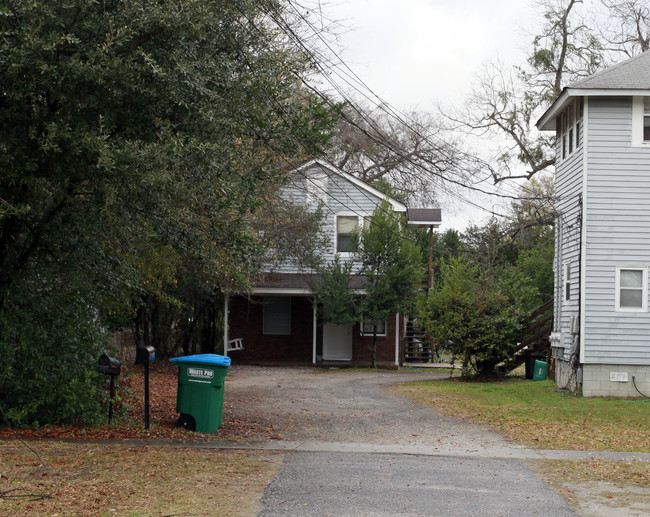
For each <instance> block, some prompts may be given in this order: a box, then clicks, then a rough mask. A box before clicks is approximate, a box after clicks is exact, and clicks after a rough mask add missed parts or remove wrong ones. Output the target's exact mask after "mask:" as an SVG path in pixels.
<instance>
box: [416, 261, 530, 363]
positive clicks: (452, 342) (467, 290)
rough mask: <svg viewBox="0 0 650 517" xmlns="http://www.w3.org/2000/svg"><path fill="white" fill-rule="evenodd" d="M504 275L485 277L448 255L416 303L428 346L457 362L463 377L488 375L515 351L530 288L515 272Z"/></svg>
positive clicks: (473, 267)
mask: <svg viewBox="0 0 650 517" xmlns="http://www.w3.org/2000/svg"><path fill="white" fill-rule="evenodd" d="M507 279H508V281H507V282H499V281H495V280H494V279H487V278H485V277H483V276H481V274H480V273H479V271H478V268H477V267H475V266H470V265H469V264H468V263H466V262H464V261H463V260H462V259H451V260H450V261H449V262H447V263H445V264H444V265H443V268H442V280H441V282H440V284H439V286H438V287H437V288H436V289H435V290H434V291H431V292H430V293H429V294H428V296H422V297H421V298H420V300H419V302H418V311H419V316H420V319H421V321H422V322H423V324H424V326H425V329H426V332H427V334H428V335H429V336H430V337H431V338H432V339H433V341H434V345H436V346H437V347H439V348H445V349H446V350H448V351H449V352H451V354H452V357H453V359H454V361H456V360H460V362H461V364H462V367H463V372H464V374H465V375H468V374H477V375H481V376H490V375H494V374H495V373H497V366H498V365H499V364H501V363H503V362H504V361H506V360H507V359H509V358H511V357H512V356H513V354H514V352H515V347H516V345H517V337H518V336H519V335H520V334H521V331H522V330H523V328H524V324H525V321H526V315H527V308H528V307H527V305H528V304H531V303H534V302H532V301H531V299H532V298H534V296H533V295H535V294H536V291H535V289H534V288H533V287H531V286H529V285H527V283H526V280H525V279H524V278H523V276H521V275H516V274H509V275H507ZM506 287H507V288H506Z"/></svg>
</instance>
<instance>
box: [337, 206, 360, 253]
mask: <svg viewBox="0 0 650 517" xmlns="http://www.w3.org/2000/svg"><path fill="white" fill-rule="evenodd" d="M358 229H359V217H358V216H356V215H339V216H337V218H336V251H338V252H340V253H353V252H355V251H357V249H356V242H355V240H354V238H353V235H354V233H355V232H357V231H358Z"/></svg>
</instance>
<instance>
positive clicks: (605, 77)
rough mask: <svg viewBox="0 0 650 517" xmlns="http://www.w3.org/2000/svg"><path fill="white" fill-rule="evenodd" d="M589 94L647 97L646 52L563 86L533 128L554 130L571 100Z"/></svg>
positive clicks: (649, 69)
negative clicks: (556, 121) (560, 115)
mask: <svg viewBox="0 0 650 517" xmlns="http://www.w3.org/2000/svg"><path fill="white" fill-rule="evenodd" d="M593 95H599V96H609V95H617V96H621V95H626V96H632V95H649V96H650V52H644V53H643V54H639V55H638V56H635V57H633V58H631V59H628V60H626V61H622V62H621V63H617V64H615V65H613V66H610V67H609V68H606V69H605V70H601V71H600V72H597V73H595V74H594V75H591V76H589V77H586V78H584V79H581V80H579V81H576V82H575V83H573V84H570V85H569V86H567V87H565V88H564V90H562V93H561V94H560V96H559V97H558V98H557V99H556V100H555V102H553V104H552V105H551V107H550V108H549V109H548V110H546V112H545V113H544V114H543V115H542V116H541V117H540V119H539V120H538V121H537V128H538V129H539V130H541V131H552V130H555V119H556V118H557V116H558V115H559V114H560V113H561V112H562V111H563V110H564V108H565V107H566V105H567V104H568V103H569V102H570V101H571V100H572V98H573V97H589V96H593Z"/></svg>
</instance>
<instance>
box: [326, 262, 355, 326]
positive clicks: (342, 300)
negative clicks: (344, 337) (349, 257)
mask: <svg viewBox="0 0 650 517" xmlns="http://www.w3.org/2000/svg"><path fill="white" fill-rule="evenodd" d="M352 267H353V262H351V261H345V262H342V261H341V259H340V257H339V255H338V254H337V255H336V256H335V257H334V260H333V261H332V262H331V263H330V264H327V265H325V266H324V267H322V268H321V269H320V272H319V275H320V280H319V282H318V285H317V286H316V292H317V297H318V302H319V306H320V310H321V318H322V321H323V323H333V324H334V325H353V324H355V323H358V322H359V321H360V319H361V316H362V314H361V306H360V296H359V293H357V292H355V291H354V289H353V288H352Z"/></svg>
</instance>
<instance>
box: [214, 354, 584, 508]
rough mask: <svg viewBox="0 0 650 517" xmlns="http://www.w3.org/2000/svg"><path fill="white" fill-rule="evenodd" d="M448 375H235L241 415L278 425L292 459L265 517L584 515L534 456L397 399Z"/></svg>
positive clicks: (231, 378)
mask: <svg viewBox="0 0 650 517" xmlns="http://www.w3.org/2000/svg"><path fill="white" fill-rule="evenodd" d="M446 375H447V373H445V372H441V373H435V372H404V371H402V372H397V371H376V372H359V371H352V372H346V371H345V370H340V371H334V372H320V371H317V370H314V369H312V368H266V367H250V366H233V367H231V370H230V372H229V375H228V377H227V378H226V379H227V380H226V388H225V389H226V393H227V394H228V395H227V397H228V400H229V402H230V403H231V404H232V406H233V407H232V409H231V410H230V415H231V416H233V417H235V418H238V417H241V418H248V419H251V418H252V419H254V420H255V421H257V422H260V423H262V424H264V425H268V426H271V427H273V429H274V430H275V431H276V432H277V434H278V437H279V438H280V440H279V441H278V442H277V443H275V444H272V445H270V446H268V447H271V448H275V449H280V450H282V449H283V447H284V448H285V450H287V451H290V452H289V453H288V454H287V456H286V458H285V461H284V463H283V465H282V466H281V467H280V469H279V471H278V474H277V476H276V478H275V479H274V480H273V481H272V482H271V483H270V484H269V486H268V487H267V489H266V492H265V495H264V497H263V499H262V507H263V509H262V511H261V512H260V514H259V515H260V516H275V515H278V516H280V515H286V516H301V515H305V516H327V515H333V516H398V515H419V516H435V515H441V516H442V515H444V516H462V515H468V516H469V515H472V516H477V515H481V516H492V515H494V516H497V515H504V516H505V515H552V516H572V515H575V514H574V513H573V512H572V511H571V509H570V508H569V507H568V506H567V504H566V503H565V501H564V500H563V499H561V498H560V497H559V496H557V495H556V494H555V493H554V492H553V491H552V490H551V489H550V488H548V487H547V486H546V485H545V484H544V483H543V482H542V481H541V480H540V479H539V478H538V477H537V476H536V475H535V474H533V472H532V471H531V470H530V469H529V468H528V466H527V465H526V463H525V462H524V461H523V460H522V458H526V457H529V456H527V454H530V451H527V453H526V451H524V449H523V448H522V447H519V446H517V445H515V444H513V443H510V442H508V441H507V440H505V439H504V438H503V437H501V436H500V435H497V434H495V433H492V432H490V431H487V430H485V429H482V428H481V427H480V426H477V425H475V424H473V423H471V422H468V421H465V420H462V419H455V418H449V417H445V416H443V415H440V414H438V413H437V412H436V411H435V410H434V409H433V408H431V407H428V406H423V405H421V404H417V403H415V402H412V401H410V400H405V399H403V398H401V397H397V396H395V395H392V394H391V393H389V392H388V390H387V389H386V388H387V387H388V386H389V385H391V384H395V383H399V382H404V381H408V380H417V379H427V378H436V377H441V376H446ZM226 416H228V415H226ZM260 447H261V448H264V447H265V446H264V445H263V444H260Z"/></svg>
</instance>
